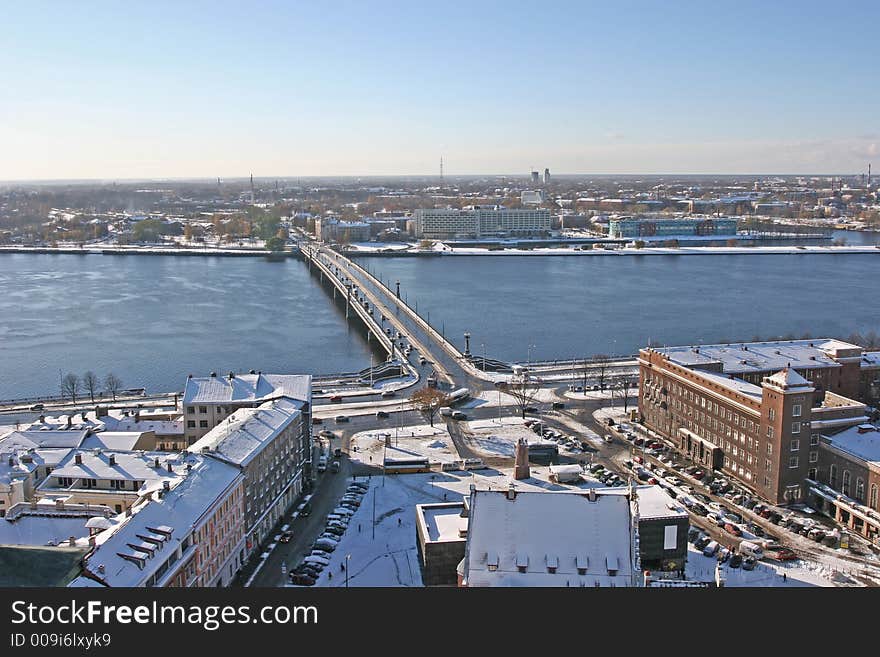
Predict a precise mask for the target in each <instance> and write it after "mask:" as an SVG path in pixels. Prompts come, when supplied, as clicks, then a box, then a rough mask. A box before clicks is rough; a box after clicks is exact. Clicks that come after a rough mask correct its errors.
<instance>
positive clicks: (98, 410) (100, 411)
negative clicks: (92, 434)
mask: <svg viewBox="0 0 880 657" xmlns="http://www.w3.org/2000/svg"><path fill="white" fill-rule="evenodd" d="M95 417H96V418H98V419H100V418H102V417H107V407H106V406H95Z"/></svg>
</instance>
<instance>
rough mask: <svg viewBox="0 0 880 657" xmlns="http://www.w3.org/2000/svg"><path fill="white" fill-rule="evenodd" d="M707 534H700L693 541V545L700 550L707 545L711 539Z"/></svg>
mask: <svg viewBox="0 0 880 657" xmlns="http://www.w3.org/2000/svg"><path fill="white" fill-rule="evenodd" d="M711 540H712V539H710V538H709V537H708V536H700V537H698V538H697V539H696V540H695V541H694V547H695V548H697V549H698V550H702V549H703V548H704V547H706V546H707V545H709V541H711Z"/></svg>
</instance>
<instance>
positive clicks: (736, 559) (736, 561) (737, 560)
mask: <svg viewBox="0 0 880 657" xmlns="http://www.w3.org/2000/svg"><path fill="white" fill-rule="evenodd" d="M742 562H743V558H742V557H741V556H740V555H738V554H733V555H731V557H730V562H729V563H728V564H727V565H728V566H730V567H731V568H739V567H740V566H741V565H742Z"/></svg>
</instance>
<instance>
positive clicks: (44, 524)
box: [0, 515, 89, 546]
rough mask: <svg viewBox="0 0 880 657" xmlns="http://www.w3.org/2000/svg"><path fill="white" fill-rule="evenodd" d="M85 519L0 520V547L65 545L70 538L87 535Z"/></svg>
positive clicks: (38, 518) (29, 517) (27, 518)
mask: <svg viewBox="0 0 880 657" xmlns="http://www.w3.org/2000/svg"><path fill="white" fill-rule="evenodd" d="M88 520H89V518H87V517H79V518H62V517H46V516H31V515H25V516H22V517H20V518H17V519H16V520H15V521H14V522H10V521H8V520H5V519H2V520H0V545H40V546H42V545H62V544H63V545H67V544H68V540H69V539H70V537H71V536H73V537H75V538H77V539H81V538H86V537H88V535H89V530H88V528H87V527H86V522H87V521H88Z"/></svg>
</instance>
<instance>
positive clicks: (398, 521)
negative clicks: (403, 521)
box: [397, 518, 400, 527]
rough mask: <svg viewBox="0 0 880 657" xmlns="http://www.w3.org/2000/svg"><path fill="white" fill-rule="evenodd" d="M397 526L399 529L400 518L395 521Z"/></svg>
mask: <svg viewBox="0 0 880 657" xmlns="http://www.w3.org/2000/svg"><path fill="white" fill-rule="evenodd" d="M397 526H398V527H400V518H398V519H397Z"/></svg>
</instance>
